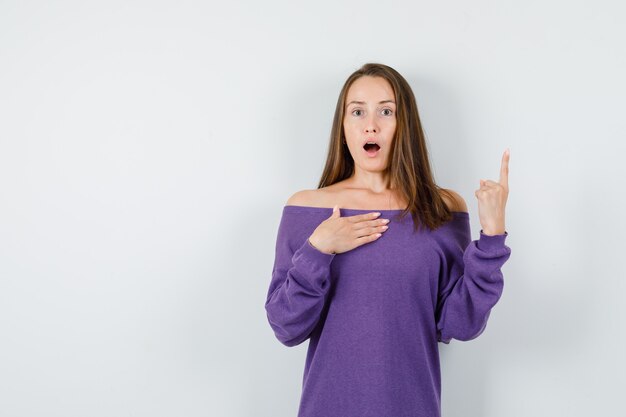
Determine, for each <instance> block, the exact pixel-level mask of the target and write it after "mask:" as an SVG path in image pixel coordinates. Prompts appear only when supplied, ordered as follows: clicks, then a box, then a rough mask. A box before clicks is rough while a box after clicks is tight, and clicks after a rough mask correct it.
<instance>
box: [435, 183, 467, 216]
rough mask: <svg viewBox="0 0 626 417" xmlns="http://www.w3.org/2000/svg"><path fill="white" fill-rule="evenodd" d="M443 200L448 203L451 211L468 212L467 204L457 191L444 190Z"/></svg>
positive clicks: (442, 193)
mask: <svg viewBox="0 0 626 417" xmlns="http://www.w3.org/2000/svg"><path fill="white" fill-rule="evenodd" d="M441 198H443V201H445V202H446V205H447V206H448V208H449V209H450V211H464V212H467V203H465V200H464V199H463V197H461V195H460V194H459V193H457V192H456V191H453V190H450V189H447V188H443V189H442V192H441Z"/></svg>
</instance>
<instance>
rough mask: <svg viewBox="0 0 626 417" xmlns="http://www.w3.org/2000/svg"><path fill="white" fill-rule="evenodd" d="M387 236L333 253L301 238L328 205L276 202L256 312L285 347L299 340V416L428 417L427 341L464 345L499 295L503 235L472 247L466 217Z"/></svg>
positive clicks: (431, 398) (433, 411)
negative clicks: (268, 267) (267, 272)
mask: <svg viewBox="0 0 626 417" xmlns="http://www.w3.org/2000/svg"><path fill="white" fill-rule="evenodd" d="M375 211H378V212H380V213H381V215H380V216H379V217H378V218H379V219H383V218H386V219H389V220H391V221H390V222H389V223H388V226H389V229H387V231H385V232H383V234H382V236H381V237H379V238H378V239H377V240H375V241H373V242H370V243H366V244H364V245H362V246H359V247H357V248H354V249H353V250H351V251H348V252H344V253H340V254H326V253H323V252H321V251H319V250H317V249H316V248H315V247H313V246H311V244H310V243H309V242H308V238H309V236H311V234H312V233H313V231H314V230H315V229H316V228H317V226H319V224H320V223H321V222H323V221H324V220H326V219H327V218H328V217H330V216H331V214H332V208H325V207H309V206H285V207H283V213H282V218H281V221H280V226H279V228H278V236H277V241H276V258H275V261H274V268H273V272H272V280H271V283H270V286H269V291H268V293H267V301H266V303H265V310H266V312H267V318H268V321H269V324H270V326H271V327H272V329H273V331H274V334H275V335H276V338H277V339H278V340H279V341H280V342H281V343H283V344H284V345H286V346H296V345H299V344H300V343H302V342H304V341H305V340H307V339H309V345H308V350H307V357H306V362H305V367H304V376H303V383H302V396H301V400H300V406H299V411H298V417H422V416H423V417H439V416H440V415H441V401H440V398H441V374H440V367H439V346H438V342H443V343H450V340H451V339H453V338H454V339H457V340H464V341H465V340H470V339H474V338H476V337H477V336H478V335H480V334H481V333H482V332H483V331H484V330H485V326H486V325H487V320H488V318H489V314H490V311H491V308H492V307H493V306H494V305H495V304H496V302H497V301H498V299H499V298H500V296H501V294H502V289H503V285H504V281H503V276H502V272H501V270H500V268H501V267H502V265H503V264H504V263H505V262H506V261H507V259H508V258H509V256H510V254H511V249H510V248H509V247H508V246H506V245H505V244H504V241H505V239H506V236H507V235H508V233H507V232H504V234H501V235H495V236H487V235H485V234H483V233H482V230H481V231H480V238H479V239H478V240H475V241H471V232H470V223H469V214H468V213H466V212H458V211H457V212H453V213H452V214H453V219H452V220H451V221H450V222H448V223H446V224H445V225H443V226H441V227H440V228H439V229H437V230H435V231H432V232H431V231H429V230H428V229H427V228H425V227H424V228H423V229H420V231H419V232H418V233H414V231H413V220H412V219H411V216H410V213H409V214H407V216H406V217H405V218H404V219H403V220H402V221H400V220H398V219H396V218H395V216H396V215H398V214H400V213H401V210H363V209H340V212H341V216H342V217H344V216H353V215H356V214H365V213H370V212H375Z"/></svg>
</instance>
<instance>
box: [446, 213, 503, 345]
mask: <svg viewBox="0 0 626 417" xmlns="http://www.w3.org/2000/svg"><path fill="white" fill-rule="evenodd" d="M451 236H452V237H451V238H448V239H446V240H445V242H444V243H442V245H441V250H442V253H441V257H442V268H441V271H440V277H439V292H438V297H437V309H436V318H435V319H436V326H437V340H438V341H440V342H443V343H446V344H448V343H450V340H451V339H453V338H454V339H457V340H461V341H467V340H471V339H474V338H476V337H478V336H479V335H480V334H481V333H482V332H483V331H484V330H485V327H486V326H487V320H488V319H489V315H490V313H491V309H492V307H493V306H494V305H495V304H496V303H497V302H498V300H499V299H500V296H501V295H502V290H503V287H504V279H503V275H502V272H501V267H502V265H503V264H504V263H505V262H506V261H507V260H508V259H509V257H510V255H511V249H510V248H509V247H508V246H506V245H505V244H504V241H505V239H506V237H507V236H508V233H507V232H506V231H505V232H504V233H503V234H498V235H493V236H489V235H486V234H484V233H483V231H482V230H481V231H480V238H479V240H475V241H472V242H470V243H469V244H466V242H468V241H469V240H470V236H471V233H470V228H469V220H466V221H464V222H462V223H460V224H459V225H457V227H456V229H453V230H452V234H451ZM464 247H465V250H463V248H464Z"/></svg>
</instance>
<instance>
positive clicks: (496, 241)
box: [476, 229, 509, 251]
mask: <svg viewBox="0 0 626 417" xmlns="http://www.w3.org/2000/svg"><path fill="white" fill-rule="evenodd" d="M508 235H509V234H508V232H506V231H505V232H504V233H502V234H499V235H493V236H489V235H486V234H484V233H483V231H482V229H481V230H480V238H479V239H478V242H477V243H476V246H478V249H480V250H482V251H493V250H497V249H501V248H504V241H505V240H506V237H507V236H508Z"/></svg>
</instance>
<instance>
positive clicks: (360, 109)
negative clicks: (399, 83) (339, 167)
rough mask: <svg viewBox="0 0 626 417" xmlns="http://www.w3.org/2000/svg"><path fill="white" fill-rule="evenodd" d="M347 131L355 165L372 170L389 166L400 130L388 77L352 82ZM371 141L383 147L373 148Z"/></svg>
mask: <svg viewBox="0 0 626 417" xmlns="http://www.w3.org/2000/svg"><path fill="white" fill-rule="evenodd" d="M343 130H344V134H345V136H346V142H347V144H348V148H349V149H350V154H351V155H352V158H353V159H354V163H355V164H358V165H359V166H360V167H361V168H363V169H367V170H369V171H382V170H383V169H384V168H385V166H386V164H387V159H388V156H389V150H390V149H391V146H390V145H391V141H392V140H393V135H394V133H395V131H396V102H395V95H394V93H393V89H392V88H391V85H390V84H389V82H388V81H387V80H386V79H384V78H382V77H372V76H363V77H360V78H358V79H357V80H356V81H354V82H353V83H352V85H351V86H350V88H349V89H348V94H347V95H346V109H345V115H344V119H343ZM368 142H375V143H376V144H377V145H378V146H379V148H377V147H376V146H374V147H371V148H370V147H369V146H367V145H366V144H367V143H368Z"/></svg>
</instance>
